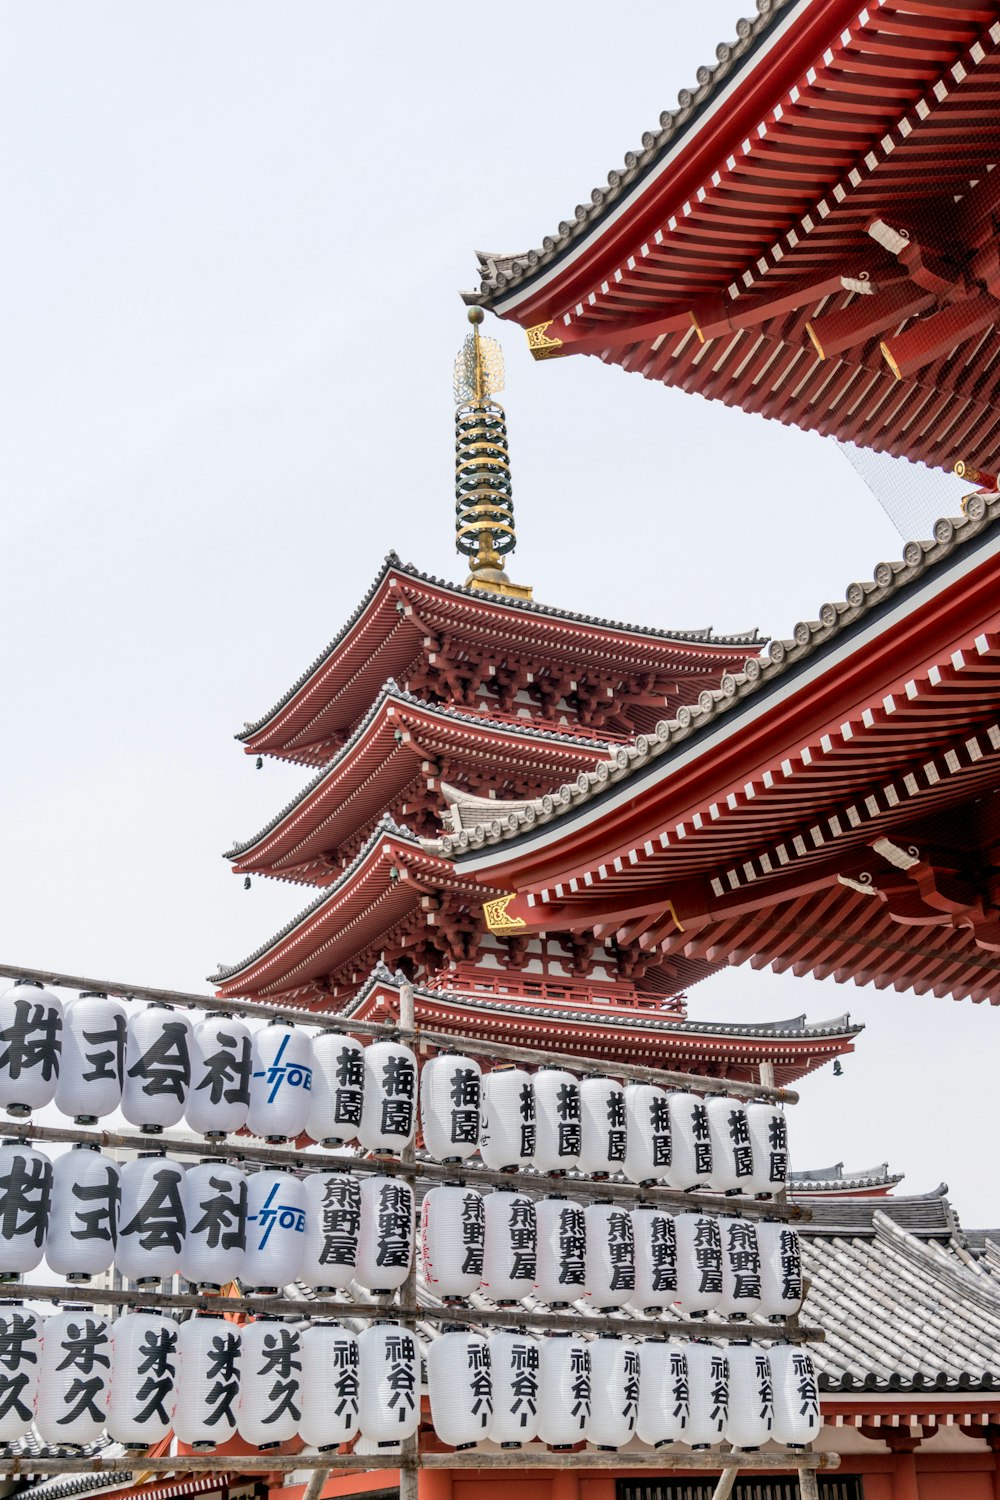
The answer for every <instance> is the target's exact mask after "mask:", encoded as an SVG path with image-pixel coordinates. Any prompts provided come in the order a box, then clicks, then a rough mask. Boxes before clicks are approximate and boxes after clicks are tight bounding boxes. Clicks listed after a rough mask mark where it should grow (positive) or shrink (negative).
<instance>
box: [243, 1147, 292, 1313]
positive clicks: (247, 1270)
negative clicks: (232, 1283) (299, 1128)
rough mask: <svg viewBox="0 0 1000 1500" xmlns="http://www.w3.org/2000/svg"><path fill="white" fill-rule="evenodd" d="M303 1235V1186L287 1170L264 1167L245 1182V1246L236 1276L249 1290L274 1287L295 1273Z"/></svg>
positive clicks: (285, 1284)
mask: <svg viewBox="0 0 1000 1500" xmlns="http://www.w3.org/2000/svg"><path fill="white" fill-rule="evenodd" d="M305 1238H306V1194H305V1187H304V1186H303V1184H302V1183H301V1182H300V1181H299V1179H298V1178H297V1177H295V1176H293V1174H292V1173H291V1172H286V1171H282V1170H281V1168H280V1167H267V1168H265V1170H264V1171H263V1172H254V1173H253V1174H252V1175H250V1176H249V1180H248V1182H247V1247H246V1252H245V1254H244V1257H243V1270H242V1271H241V1272H240V1280H241V1281H242V1282H243V1283H244V1285H245V1286H246V1287H247V1288H248V1290H251V1291H259V1292H264V1291H277V1290H278V1289H279V1288H280V1287H283V1286H288V1284H289V1282H292V1281H294V1280H295V1278H296V1277H297V1276H298V1274H299V1267H300V1265H301V1264H302V1255H303V1251H304V1248H305Z"/></svg>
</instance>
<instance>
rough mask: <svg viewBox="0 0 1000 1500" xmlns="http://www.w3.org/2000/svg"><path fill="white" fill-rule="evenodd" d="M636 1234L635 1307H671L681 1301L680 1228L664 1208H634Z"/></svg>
mask: <svg viewBox="0 0 1000 1500" xmlns="http://www.w3.org/2000/svg"><path fill="white" fill-rule="evenodd" d="M632 1235H633V1241H634V1244H635V1291H634V1292H633V1294H632V1296H631V1297H629V1301H630V1302H631V1304H632V1306H633V1307H638V1308H640V1309H642V1308H648V1309H649V1310H650V1311H653V1310H654V1309H656V1308H660V1307H670V1306H672V1305H673V1303H674V1302H676V1300H677V1231H676V1230H675V1228H674V1218H673V1214H668V1213H665V1212H664V1211H663V1209H660V1208H644V1207H640V1208H634V1209H633V1210H632Z"/></svg>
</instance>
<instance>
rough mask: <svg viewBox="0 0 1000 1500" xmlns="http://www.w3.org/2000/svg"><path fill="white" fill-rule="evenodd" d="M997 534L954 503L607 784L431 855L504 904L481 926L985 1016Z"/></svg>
mask: <svg viewBox="0 0 1000 1500" xmlns="http://www.w3.org/2000/svg"><path fill="white" fill-rule="evenodd" d="M998 520H1000V495H997V494H992V495H975V496H973V497H972V498H971V499H970V500H969V501H968V503H967V513H966V514H965V515H964V516H962V517H959V518H956V519H955V520H954V521H952V520H941V521H939V522H938V523H937V524H936V526H935V528H934V539H933V540H932V541H929V542H922V543H917V542H910V543H908V544H907V546H906V547H905V549H904V554H903V558H902V560H901V561H899V562H897V563H892V564H890V563H880V564H879V565H878V567H877V568H876V569H875V575H874V581H873V582H872V583H870V584H862V583H855V584H852V585H851V586H850V588H849V589H848V591H847V596H846V598H845V599H844V600H843V601H841V602H840V603H838V604H824V605H823V606H822V607H821V609H820V611H819V619H818V620H815V621H808V622H802V623H800V624H799V625H797V626H796V627H795V631H794V634H793V636H792V638H791V639H789V640H787V641H775V642H774V643H773V644H772V645H771V648H770V654H769V656H768V657H767V658H762V659H757V660H754V661H749V662H748V663H747V664H746V668H745V669H744V671H743V672H741V673H736V674H727V675H726V676H725V677H724V678H723V680H722V683H721V685H720V688H719V689H718V690H717V691H714V692H708V691H706V692H704V693H703V694H702V695H701V698H700V699H699V702H698V703H697V704H696V705H692V706H691V707H690V708H681V709H680V710H679V711H678V714H677V716H676V718H675V719H674V720H673V721H672V722H670V723H668V724H663V725H661V726H659V727H658V730H657V733H656V734H655V735H653V736H642V737H640V739H639V740H637V741H636V742H635V744H634V745H632V746H628V747H618V749H617V750H616V751H615V764H614V765H613V767H612V768H610V769H609V768H608V767H605V766H600V767H598V768H597V770H596V771H594V772H589V773H587V774H586V775H584V774H581V775H580V776H579V777H578V778H577V781H576V782H574V783H567V784H566V785H564V786H563V787H562V789H561V790H557V791H555V792H553V793H552V794H551V795H549V796H547V797H545V798H541V799H535V800H534V801H532V802H530V803H527V804H522V805H512V806H510V807H508V808H504V807H502V806H498V807H497V809H496V813H495V816H494V818H493V819H492V820H491V822H490V823H488V824H481V825H480V826H479V827H477V828H475V829H472V830H463V831H462V832H461V833H457V834H455V835H452V836H449V837H445V838H443V839H442V840H441V841H440V843H441V848H442V851H443V852H445V853H450V854H452V855H454V856H458V862H459V868H460V869H462V870H463V871H466V872H469V873H473V874H476V875H478V876H479V877H480V878H482V879H484V880H489V882H490V884H491V886H492V887H494V888H495V887H496V886H497V885H502V886H504V887H505V889H506V890H507V891H508V892H510V891H513V892H515V894H514V895H513V896H511V897H510V898H509V899H507V900H506V901H505V902H504V903H501V907H500V908H493V909H491V910H490V911H489V913H488V917H489V920H490V921H491V922H492V923H494V924H495V930H497V931H499V930H504V931H507V932H512V931H530V930H531V929H532V928H545V927H549V928H558V929H559V930H567V929H573V930H580V931H589V930H593V931H594V932H595V933H596V934H597V935H598V936H600V935H602V934H610V933H619V934H622V933H623V934H625V935H626V936H627V938H628V940H629V941H638V943H639V945H640V946H641V947H644V948H647V949H648V950H650V951H654V950H658V951H659V952H661V953H663V954H665V955H670V954H671V953H674V952H677V953H683V954H684V955H685V956H686V957H687V958H688V959H689V960H692V961H697V960H698V959H702V960H704V961H706V962H709V961H711V962H727V961H728V962H741V961H744V960H747V959H749V960H750V961H751V962H752V963H753V964H754V966H755V967H764V966H766V965H771V966H773V967H774V968H776V969H778V970H781V969H784V968H789V967H791V968H793V969H794V971H795V972H796V973H812V974H815V975H818V976H820V977H823V976H826V975H830V974H833V975H835V976H836V977H837V978H840V979H844V978H848V977H850V978H853V979H854V980H855V981H856V982H857V983H861V984H864V983H868V982H875V983H876V984H877V985H879V986H880V987H881V986H884V985H886V984H891V985H892V986H893V987H894V988H896V989H898V990H906V989H911V988H912V989H915V990H916V991H917V992H918V993H924V992H926V991H928V990H931V991H933V993H935V994H938V995H951V996H953V997H955V998H960V997H963V996H971V997H972V998H974V999H977V1000H981V999H985V998H987V997H989V998H991V999H993V1000H994V1001H997V1000H1000V930H995V929H994V927H993V925H992V924H993V922H994V915H993V904H992V896H991V895H990V894H989V891H988V890H987V889H986V888H985V886H983V885H982V884H981V882H982V881H984V880H986V878H987V877H986V876H985V875H983V874H982V873H981V872H982V871H983V870H984V869H985V870H987V871H988V870H989V869H990V868H991V862H993V863H996V861H995V860H994V855H993V853H992V852H991V851H992V850H993V849H994V846H995V845H996V844H997V843H998V842H1000V839H998V836H997V834H995V833H994V832H993V820H994V818H995V817H996V816H997V814H995V812H994V803H993V800H992V799H993V795H994V793H995V792H996V791H998V790H1000V722H998V721H997V698H998V693H1000V527H998V526H997V524H996V523H997V521H998ZM945 812H947V816H944V817H942V814H943V813H945ZM977 882H980V884H977ZM918 929H919V930H918Z"/></svg>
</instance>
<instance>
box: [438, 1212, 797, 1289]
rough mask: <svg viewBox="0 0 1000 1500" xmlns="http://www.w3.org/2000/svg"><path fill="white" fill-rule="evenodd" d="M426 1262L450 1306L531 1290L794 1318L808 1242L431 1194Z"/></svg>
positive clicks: (689, 1221) (692, 1220)
mask: <svg viewBox="0 0 1000 1500" xmlns="http://www.w3.org/2000/svg"><path fill="white" fill-rule="evenodd" d="M420 1251H421V1267H422V1271H423V1278H424V1283H425V1285H426V1286H427V1288H428V1290H430V1291H433V1292H435V1293H436V1294H437V1295H438V1296H439V1297H441V1298H442V1299H443V1300H445V1301H448V1300H452V1299H454V1300H461V1299H463V1298H466V1297H469V1296H471V1295H472V1294H473V1293H474V1292H478V1291H484V1292H486V1293H487V1294H488V1295H489V1296H490V1297H491V1298H492V1299H493V1300H494V1301H496V1302H500V1303H510V1302H516V1301H518V1300H520V1299H521V1298H522V1297H524V1296H526V1295H527V1293H528V1292H532V1291H533V1292H534V1293H535V1295H537V1296H538V1297H540V1298H541V1300H542V1301H544V1302H547V1303H548V1304H549V1305H550V1306H553V1307H559V1306H563V1305H565V1304H568V1303H571V1302H575V1301H578V1300H581V1299H582V1300H584V1301H585V1302H587V1303H588V1304H589V1305H590V1306H591V1307H593V1308H595V1309H602V1308H613V1307H625V1306H630V1307H633V1308H637V1309H641V1310H649V1311H656V1310H659V1309H662V1308H667V1307H673V1308H676V1309H677V1311H679V1312H680V1313H682V1314H684V1315H686V1316H689V1317H698V1316H701V1315H702V1314H704V1313H708V1312H716V1313H720V1314H722V1315H724V1316H728V1317H749V1316H750V1315H751V1314H752V1313H763V1314H764V1315H765V1316H768V1317H775V1318H777V1317H788V1316H791V1315H792V1314H793V1313H796V1312H798V1310H799V1308H800V1307H801V1305H802V1263H801V1257H800V1251H799V1242H798V1236H797V1234H796V1233H795V1231H794V1230H793V1229H791V1228H789V1227H788V1226H787V1225H785V1224H779V1223H773V1222H770V1221H764V1222H761V1223H759V1224H752V1223H751V1222H749V1221H748V1220H746V1219H738V1218H734V1217H732V1216H730V1215H719V1216H714V1215H712V1214H707V1213H699V1212H683V1213H677V1214H671V1213H668V1212H666V1211H665V1210H663V1209H659V1208H649V1207H640V1208H635V1209H632V1210H629V1209H628V1208H627V1207H625V1206H623V1205H621V1204H615V1203H590V1204H588V1205H586V1206H583V1205H581V1204H579V1203H575V1202H573V1201H572V1200H571V1199H568V1198H558V1197H552V1198H540V1199H539V1200H538V1201H537V1202H533V1201H532V1200H531V1199H530V1198H529V1197H527V1195H526V1194H524V1193H517V1192H504V1191H500V1192H495V1193H491V1194H489V1195H488V1196H486V1197H484V1196H483V1195H481V1194H480V1193H478V1192H476V1191H475V1189H473V1188H469V1187H466V1186H462V1185H460V1184H444V1185H442V1186H440V1187H434V1188H431V1190H430V1191H429V1192H428V1193H427V1194H426V1195H425V1197H424V1200H423V1205H422V1208H421V1226H420Z"/></svg>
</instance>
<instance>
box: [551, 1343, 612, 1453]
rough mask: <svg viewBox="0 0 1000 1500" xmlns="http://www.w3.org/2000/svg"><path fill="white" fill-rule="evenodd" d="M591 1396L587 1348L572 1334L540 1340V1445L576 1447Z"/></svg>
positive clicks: (584, 1427)
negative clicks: (574, 1445)
mask: <svg viewBox="0 0 1000 1500" xmlns="http://www.w3.org/2000/svg"><path fill="white" fill-rule="evenodd" d="M591 1393H592V1386H591V1380H590V1346H589V1345H588V1344H587V1343H586V1342H585V1341H584V1340H583V1339H581V1338H579V1337H577V1335H576V1334H567V1335H565V1336H562V1335H560V1334H554V1333H550V1334H549V1335H548V1336H547V1337H546V1338H545V1339H543V1340H542V1347H541V1353H540V1356H539V1361H538V1397H539V1399H538V1436H539V1438H540V1439H541V1441H542V1442H543V1443H548V1445H549V1446H550V1447H551V1448H571V1447H572V1446H573V1444H574V1443H578V1442H579V1441H580V1439H581V1438H582V1437H584V1436H585V1434H586V1430H587V1423H588V1422H589V1421H590V1407H591V1399H592V1394H591ZM599 1399H603V1397H602V1398H599Z"/></svg>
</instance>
